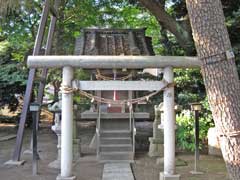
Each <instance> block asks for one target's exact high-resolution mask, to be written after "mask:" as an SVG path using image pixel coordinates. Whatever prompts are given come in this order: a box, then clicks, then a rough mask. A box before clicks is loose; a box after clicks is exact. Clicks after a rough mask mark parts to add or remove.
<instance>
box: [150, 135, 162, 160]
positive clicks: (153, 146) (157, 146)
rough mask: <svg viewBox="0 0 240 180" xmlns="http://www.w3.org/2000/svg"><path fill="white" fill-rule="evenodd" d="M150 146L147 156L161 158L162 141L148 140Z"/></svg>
mask: <svg viewBox="0 0 240 180" xmlns="http://www.w3.org/2000/svg"><path fill="white" fill-rule="evenodd" d="M149 141H150V146H149V151H148V155H149V156H150V157H163V152H164V146H163V139H154V138H149Z"/></svg>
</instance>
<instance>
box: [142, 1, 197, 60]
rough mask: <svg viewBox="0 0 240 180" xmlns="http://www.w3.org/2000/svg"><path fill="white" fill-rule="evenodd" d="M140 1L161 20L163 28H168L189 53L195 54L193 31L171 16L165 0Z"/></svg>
mask: <svg viewBox="0 0 240 180" xmlns="http://www.w3.org/2000/svg"><path fill="white" fill-rule="evenodd" d="M138 1H139V3H140V4H141V5H142V6H143V7H145V8H146V9H148V10H149V11H150V12H151V13H152V14H153V15H154V16H155V17H156V18H157V20H158V21H159V23H160V25H161V26H162V27H163V28H166V29H167V30H168V31H170V32H171V33H172V34H174V35H175V37H176V39H177V41H178V43H179V44H180V46H181V47H182V48H183V49H184V50H185V51H186V54H187V55H192V54H193V49H194V48H193V47H194V46H193V39H192V35H191V32H189V31H187V30H186V29H185V28H184V27H183V26H182V25H181V24H180V23H179V22H177V21H176V20H175V19H174V18H173V17H171V16H170V15H169V14H168V13H167V12H166V11H165V9H164V0H138Z"/></svg>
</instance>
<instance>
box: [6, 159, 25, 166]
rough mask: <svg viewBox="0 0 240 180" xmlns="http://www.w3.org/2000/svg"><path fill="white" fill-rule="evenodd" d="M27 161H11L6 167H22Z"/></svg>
mask: <svg viewBox="0 0 240 180" xmlns="http://www.w3.org/2000/svg"><path fill="white" fill-rule="evenodd" d="M25 162H26V161H24V160H22V161H14V160H9V161H7V162H5V163H4V165H6V166H8V165H9V166H21V165H23V164H24V163H25Z"/></svg>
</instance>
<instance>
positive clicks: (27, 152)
mask: <svg viewBox="0 0 240 180" xmlns="http://www.w3.org/2000/svg"><path fill="white" fill-rule="evenodd" d="M32 151H33V150H32V149H26V150H25V151H23V154H24V155H32Z"/></svg>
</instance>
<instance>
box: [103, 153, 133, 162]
mask: <svg viewBox="0 0 240 180" xmlns="http://www.w3.org/2000/svg"><path fill="white" fill-rule="evenodd" d="M133 156H134V155H133V152H100V154H99V160H100V161H106V162H108V161H109V160H110V161H114V160H115V161H119V160H120V161H133V159H134V157H133Z"/></svg>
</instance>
